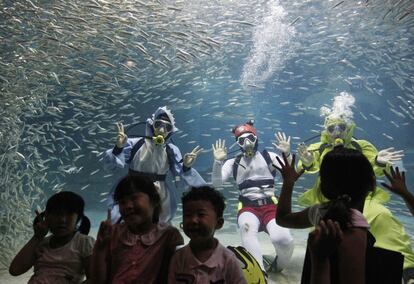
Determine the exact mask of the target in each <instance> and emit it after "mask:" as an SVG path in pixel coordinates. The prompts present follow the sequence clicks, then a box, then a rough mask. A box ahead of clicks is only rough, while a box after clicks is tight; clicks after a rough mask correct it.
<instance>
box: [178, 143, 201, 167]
mask: <svg viewBox="0 0 414 284" xmlns="http://www.w3.org/2000/svg"><path fill="white" fill-rule="evenodd" d="M201 151H203V148H201V147H200V146H197V147H195V148H194V149H193V151H191V153H186V154H185V155H184V158H183V165H184V167H187V168H191V166H192V165H193V164H194V162H195V160H196V159H197V156H198V154H200V152H201Z"/></svg>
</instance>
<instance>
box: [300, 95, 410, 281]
mask: <svg viewBox="0 0 414 284" xmlns="http://www.w3.org/2000/svg"><path fill="white" fill-rule="evenodd" d="M354 102H355V99H354V97H353V96H352V95H350V94H347V93H345V92H342V93H341V94H340V95H339V96H337V97H335V99H334V104H333V107H332V109H327V108H326V107H325V108H322V109H321V112H322V113H323V114H325V115H326V118H325V123H324V130H323V131H322V132H321V135H320V142H317V143H314V144H311V145H309V146H307V145H305V144H304V143H301V144H300V145H299V146H298V156H299V159H300V161H299V163H298V168H299V169H305V173H310V174H314V173H317V172H319V168H320V165H321V163H322V160H323V158H324V156H325V155H326V154H327V153H328V152H329V151H331V150H332V149H334V147H337V146H340V145H341V146H343V147H345V148H352V149H355V150H358V151H361V152H362V153H363V154H364V155H365V156H366V157H367V159H368V160H369V161H370V163H371V165H372V167H373V169H374V172H375V175H376V176H377V177H381V176H384V170H385V171H386V172H389V170H390V167H391V166H392V165H393V164H394V162H396V161H399V160H401V158H402V157H403V156H404V154H403V151H401V150H400V151H395V150H394V148H387V149H384V150H381V151H378V150H377V149H376V148H375V146H374V145H373V144H371V143H370V142H369V141H366V140H357V139H355V138H353V131H354V129H355V124H354V122H353V121H352V115H353V114H352V110H351V107H352V106H353V104H354ZM389 199H390V196H389V194H388V192H386V191H385V190H383V189H382V188H380V187H378V186H377V187H376V190H375V191H373V192H372V193H370V194H369V195H368V196H367V198H366V200H365V205H364V212H363V213H364V216H365V218H366V219H367V221H368V223H369V224H370V232H371V233H372V234H373V235H374V237H375V239H376V243H375V246H376V247H380V248H384V249H388V250H392V251H397V252H400V253H402V254H403V255H404V281H405V283H409V280H410V279H414V278H413V274H414V273H413V272H414V253H413V251H412V248H411V241H410V238H409V236H408V235H407V234H406V233H405V230H404V227H403V225H402V224H401V223H400V221H398V220H397V219H396V218H395V217H394V216H393V215H392V213H391V211H390V210H389V209H388V208H386V207H385V206H384V205H383V204H384V203H386V202H387V201H388V200H389ZM324 201H326V200H325V198H324V197H323V195H322V194H321V192H320V180H319V178H317V180H316V182H315V185H314V186H313V188H311V189H309V190H307V191H306V192H305V193H303V194H302V195H301V196H300V197H299V203H300V204H301V205H308V206H310V205H314V204H317V203H322V202H324Z"/></svg>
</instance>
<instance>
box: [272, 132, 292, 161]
mask: <svg viewBox="0 0 414 284" xmlns="http://www.w3.org/2000/svg"><path fill="white" fill-rule="evenodd" d="M275 138H276V141H275V142H274V143H272V145H273V146H275V148H276V149H277V150H279V151H280V152H281V153H285V155H286V156H289V155H290V136H288V137H287V138H286V135H285V133H284V132H278V133H277V134H275Z"/></svg>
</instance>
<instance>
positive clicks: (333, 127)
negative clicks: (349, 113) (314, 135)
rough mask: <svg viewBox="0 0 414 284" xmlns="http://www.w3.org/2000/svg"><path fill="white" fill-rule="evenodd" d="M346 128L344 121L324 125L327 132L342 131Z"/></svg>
mask: <svg viewBox="0 0 414 284" xmlns="http://www.w3.org/2000/svg"><path fill="white" fill-rule="evenodd" d="M346 128H347V126H346V123H338V124H331V125H328V126H327V127H326V131H328V133H329V134H333V133H334V132H344V131H345V130H346Z"/></svg>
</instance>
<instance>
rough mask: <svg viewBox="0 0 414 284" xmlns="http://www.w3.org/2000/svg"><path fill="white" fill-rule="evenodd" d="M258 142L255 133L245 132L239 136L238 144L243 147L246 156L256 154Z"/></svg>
mask: <svg viewBox="0 0 414 284" xmlns="http://www.w3.org/2000/svg"><path fill="white" fill-rule="evenodd" d="M256 142H257V136H256V135H254V134H253V133H244V134H242V135H240V136H239V137H237V144H238V145H239V146H240V148H242V149H243V152H244V155H245V156H246V157H253V156H254V153H255V145H256Z"/></svg>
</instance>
